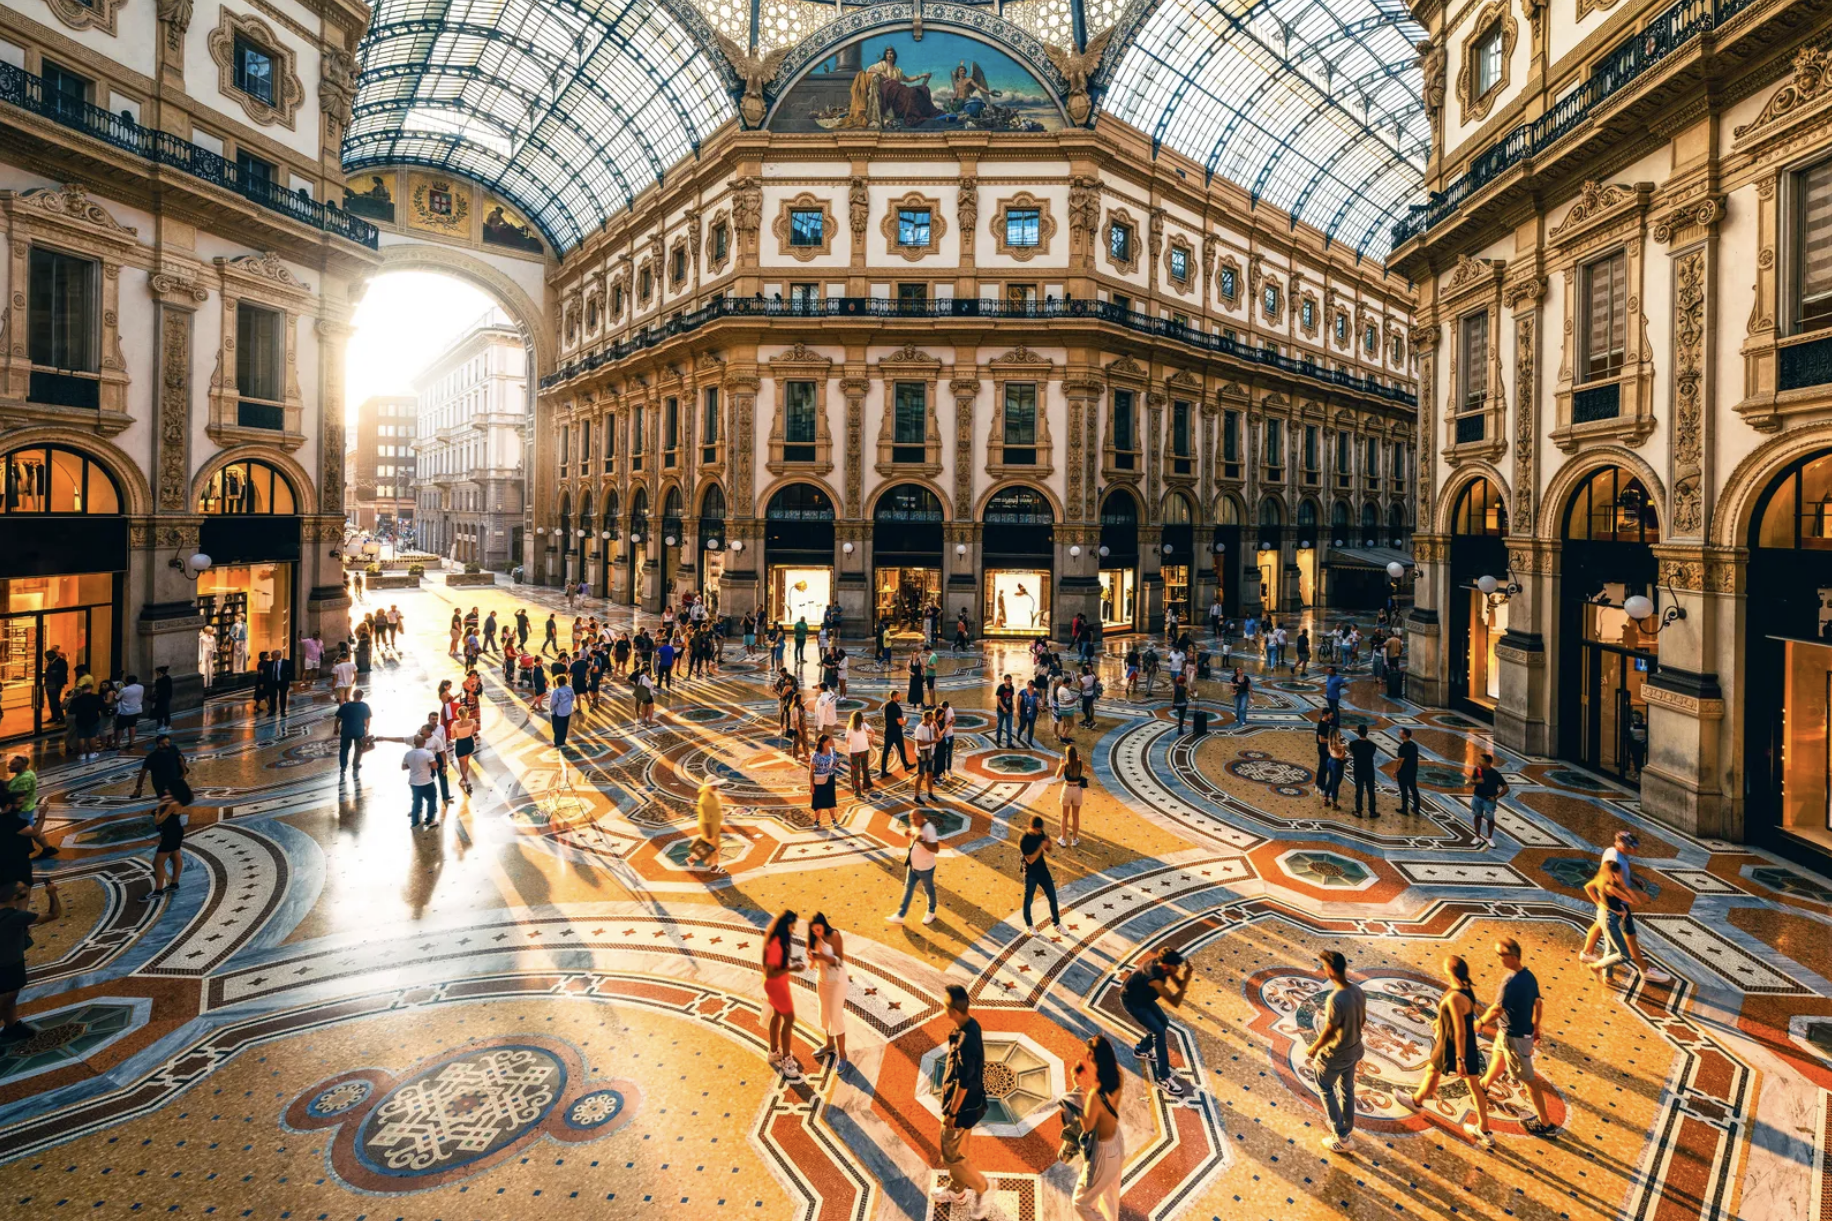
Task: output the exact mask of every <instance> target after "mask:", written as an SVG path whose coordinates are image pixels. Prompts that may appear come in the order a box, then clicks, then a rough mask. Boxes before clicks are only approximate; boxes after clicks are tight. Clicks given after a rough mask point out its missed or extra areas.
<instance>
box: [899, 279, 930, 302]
mask: <svg viewBox="0 0 1832 1221" xmlns="http://www.w3.org/2000/svg"><path fill="white" fill-rule="evenodd" d="M928 300H929V286H928V285H927V284H899V285H898V286H897V304H899V305H923V304H926V303H927V302H928Z"/></svg>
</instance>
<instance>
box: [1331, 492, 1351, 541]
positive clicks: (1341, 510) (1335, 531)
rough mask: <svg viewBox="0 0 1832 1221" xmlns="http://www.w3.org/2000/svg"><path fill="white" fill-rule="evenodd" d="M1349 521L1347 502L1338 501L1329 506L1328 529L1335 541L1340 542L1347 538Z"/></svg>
mask: <svg viewBox="0 0 1832 1221" xmlns="http://www.w3.org/2000/svg"><path fill="white" fill-rule="evenodd" d="M1351 520H1352V517H1351V515H1350V512H1349V502H1348V501H1346V500H1338V501H1337V502H1336V503H1335V504H1334V505H1333V506H1331V508H1330V511H1329V528H1330V533H1331V534H1332V535H1334V536H1335V538H1336V539H1337V541H1342V540H1344V539H1346V538H1347V537H1348V533H1349V522H1350V521H1351Z"/></svg>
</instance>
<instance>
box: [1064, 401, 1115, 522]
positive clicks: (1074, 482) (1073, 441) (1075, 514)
mask: <svg viewBox="0 0 1832 1221" xmlns="http://www.w3.org/2000/svg"><path fill="white" fill-rule="evenodd" d="M1104 388H1105V387H1104V385H1103V383H1102V382H1101V381H1100V380H1099V379H1098V378H1095V377H1090V376H1087V375H1086V374H1085V373H1084V374H1074V373H1071V374H1070V375H1069V377H1068V379H1067V380H1066V381H1064V382H1063V386H1062V389H1063V393H1064V395H1065V396H1066V397H1067V398H1068V400H1069V456H1068V495H1067V497H1066V499H1065V500H1064V502H1063V515H1064V516H1065V517H1066V518H1067V519H1069V520H1070V521H1081V520H1084V519H1085V518H1086V517H1087V516H1088V515H1089V512H1090V510H1089V508H1088V505H1089V503H1090V502H1091V501H1092V499H1093V496H1094V478H1093V473H1092V471H1093V465H1094V463H1093V446H1092V444H1089V443H1084V437H1092V436H1093V435H1095V434H1096V432H1097V428H1096V426H1095V421H1096V420H1097V419H1098V417H1099V413H1100V395H1101V391H1102V390H1103V389H1104Z"/></svg>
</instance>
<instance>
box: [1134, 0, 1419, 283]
mask: <svg viewBox="0 0 1832 1221" xmlns="http://www.w3.org/2000/svg"><path fill="white" fill-rule="evenodd" d="M1424 36H1425V32H1424V30H1423V29H1422V28H1421V27H1420V26H1419V25H1418V23H1417V22H1415V21H1413V19H1412V17H1411V14H1410V13H1409V12H1408V11H1407V8H1406V6H1405V5H1404V4H1402V3H1400V0H1259V2H1258V3H1253V2H1251V0H1160V3H1158V4H1157V6H1156V7H1155V8H1153V9H1152V10H1151V12H1150V13H1149V15H1148V16H1147V17H1146V19H1145V21H1144V22H1143V24H1142V25H1141V26H1140V28H1139V29H1138V30H1137V32H1136V33H1134V35H1133V37H1132V40H1131V43H1130V45H1129V46H1128V47H1127V48H1126V50H1125V52H1124V53H1123V55H1122V56H1121V58H1120V60H1119V65H1118V67H1117V68H1116V69H1115V70H1114V71H1113V74H1112V77H1111V79H1110V81H1109V83H1108V89H1107V93H1106V96H1105V97H1104V98H1103V99H1102V102H1101V105H1102V108H1103V109H1104V110H1105V111H1106V112H1107V113H1108V114H1111V115H1114V116H1116V117H1118V118H1121V119H1124V120H1125V121H1126V122H1128V123H1131V124H1132V125H1133V126H1135V127H1138V128H1141V129H1142V130H1144V131H1145V132H1147V133H1149V134H1150V135H1151V137H1152V142H1153V147H1154V148H1155V147H1158V146H1166V147H1169V148H1172V149H1175V150H1177V151H1178V152H1180V153H1183V154H1184V155H1186V156H1189V157H1193V158H1195V159H1196V160H1197V161H1199V162H1201V163H1202V164H1203V165H1204V166H1205V167H1206V168H1207V169H1208V172H1209V173H1210V174H1216V175H1220V176H1221V177H1223V178H1227V179H1229V180H1231V181H1233V182H1237V183H1239V184H1240V185H1241V186H1243V187H1245V188H1247V189H1248V190H1249V191H1251V192H1252V193H1253V197H1254V198H1255V199H1256V200H1258V199H1263V200H1265V201H1267V202H1268V203H1271V204H1273V205H1275V206H1277V207H1279V208H1283V209H1285V210H1286V211H1288V212H1290V213H1291V214H1292V215H1293V216H1295V217H1296V218H1297V219H1299V220H1301V221H1304V222H1306V223H1307V224H1310V225H1312V226H1314V227H1316V228H1317V229H1320V230H1322V231H1323V233H1324V234H1326V235H1327V236H1328V237H1329V238H1331V239H1332V240H1333V241H1336V242H1339V243H1342V244H1344V245H1346V246H1349V247H1351V248H1352V249H1354V250H1355V251H1356V252H1357V253H1358V254H1365V255H1370V256H1372V257H1374V258H1377V259H1384V258H1385V257H1386V255H1387V252H1388V247H1389V244H1390V242H1389V237H1388V230H1389V227H1390V225H1391V224H1392V222H1393V221H1394V220H1395V219H1396V218H1397V214H1398V213H1399V212H1401V211H1402V210H1403V209H1404V208H1405V206H1406V205H1407V204H1409V203H1411V202H1412V201H1413V200H1414V199H1416V198H1417V196H1418V194H1419V190H1420V185H1421V183H1422V182H1423V180H1424V172H1425V160H1426V157H1427V155H1428V153H1429V150H1430V147H1431V144H1430V141H1431V130H1430V126H1429V123H1428V120H1427V118H1426V115H1425V109H1424V104H1423V102H1422V100H1421V98H1420V88H1421V74H1420V71H1419V68H1418V66H1417V59H1418V52H1417V51H1416V50H1414V44H1415V43H1416V42H1418V40H1420V39H1422V38H1423V37H1424Z"/></svg>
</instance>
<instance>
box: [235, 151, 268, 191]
mask: <svg viewBox="0 0 1832 1221" xmlns="http://www.w3.org/2000/svg"><path fill="white" fill-rule="evenodd" d="M235 179H236V181H237V182H239V183H240V184H241V186H242V190H244V191H251V192H254V193H256V194H261V193H264V192H271V191H272V190H273V189H274V164H273V162H271V161H264V160H262V159H261V158H259V157H257V156H255V155H254V154H253V153H247V152H238V153H236V155H235Z"/></svg>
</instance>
